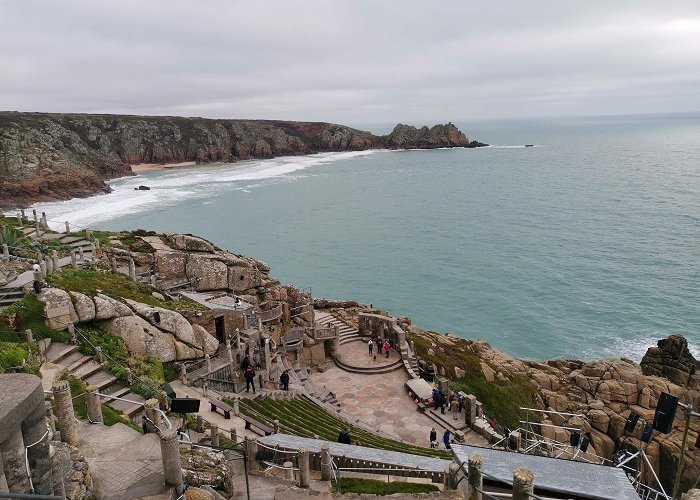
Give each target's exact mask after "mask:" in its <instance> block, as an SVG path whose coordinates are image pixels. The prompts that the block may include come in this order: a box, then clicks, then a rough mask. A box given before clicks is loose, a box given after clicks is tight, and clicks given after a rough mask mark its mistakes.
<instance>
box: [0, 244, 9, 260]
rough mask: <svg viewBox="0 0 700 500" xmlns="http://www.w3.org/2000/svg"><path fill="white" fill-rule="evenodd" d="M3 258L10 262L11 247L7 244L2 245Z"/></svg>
mask: <svg viewBox="0 0 700 500" xmlns="http://www.w3.org/2000/svg"><path fill="white" fill-rule="evenodd" d="M2 258H3V259H5V260H10V247H8V246H7V244H6V243H3V244H2Z"/></svg>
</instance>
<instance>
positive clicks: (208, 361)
mask: <svg viewBox="0 0 700 500" xmlns="http://www.w3.org/2000/svg"><path fill="white" fill-rule="evenodd" d="M204 366H206V367H207V373H211V358H210V357H209V354H205V355H204Z"/></svg>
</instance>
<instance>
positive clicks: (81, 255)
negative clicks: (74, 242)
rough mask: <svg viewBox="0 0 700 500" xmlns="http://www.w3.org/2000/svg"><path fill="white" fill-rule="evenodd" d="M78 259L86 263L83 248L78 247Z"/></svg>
mask: <svg viewBox="0 0 700 500" xmlns="http://www.w3.org/2000/svg"><path fill="white" fill-rule="evenodd" d="M78 257H79V258H80V262H85V252H84V251H83V247H78Z"/></svg>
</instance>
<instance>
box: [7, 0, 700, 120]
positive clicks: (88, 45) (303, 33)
mask: <svg viewBox="0 0 700 500" xmlns="http://www.w3.org/2000/svg"><path fill="white" fill-rule="evenodd" d="M0 33H2V35H1V36H2V43H0V109H3V110H22V111H57V112H58V111H60V112H89V113H97V112H99V113H131V114H157V115H163V114H168V115H185V116H206V117H217V118H279V119H296V120H324V121H334V122H340V123H350V124H360V123H395V122H399V121H403V122H410V123H416V124H420V123H433V122H446V121H448V120H451V121H453V122H464V121H469V120H487V119H499V118H508V117H541V116H562V115H563V116H567V115H598V114H636V113H657V112H676V111H698V110H700V0H694V1H688V2H683V1H676V0H674V1H671V2H660V1H658V2H641V1H639V0H636V1H617V0H616V1H610V0H606V1H599V2H594V1H590V0H587V1H551V0H550V1H543V2H534V1H527V2H526V1H522V0H513V1H502V2H499V1H488V2H487V1H483V2H471V1H466V0H461V1H455V2H452V1H445V0H443V1H440V2H427V1H420V2H419V1H415V2H413V1H406V0H402V1H392V2H382V1H378V0H372V1H357V0H343V1H316V2H307V1H304V2H296V1H292V0H286V1H263V0H249V1H247V2H238V1H233V0H222V1H213V0H212V1H210V0H199V1H194V0H191V1H188V2H184V1H174V0H165V1H160V0H158V1H156V0H138V1H128V0H119V1H103V0H99V1H96V0H85V1H71V0H60V1H53V0H46V1H43V2H41V1H32V0H2V2H1V3H0Z"/></svg>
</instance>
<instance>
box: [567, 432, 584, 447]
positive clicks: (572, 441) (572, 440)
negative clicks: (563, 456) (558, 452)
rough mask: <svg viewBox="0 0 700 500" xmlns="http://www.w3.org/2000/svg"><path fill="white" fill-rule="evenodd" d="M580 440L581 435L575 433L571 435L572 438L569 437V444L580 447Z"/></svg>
mask: <svg viewBox="0 0 700 500" xmlns="http://www.w3.org/2000/svg"><path fill="white" fill-rule="evenodd" d="M580 439H581V433H579V432H576V431H574V432H572V433H571V436H569V444H570V445H571V446H573V447H574V448H575V447H577V446H578V442H579V440H580Z"/></svg>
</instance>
